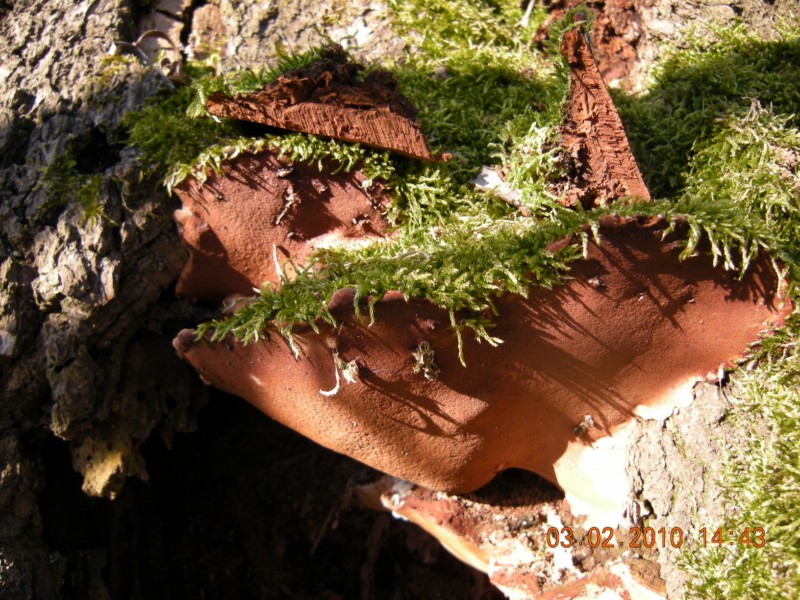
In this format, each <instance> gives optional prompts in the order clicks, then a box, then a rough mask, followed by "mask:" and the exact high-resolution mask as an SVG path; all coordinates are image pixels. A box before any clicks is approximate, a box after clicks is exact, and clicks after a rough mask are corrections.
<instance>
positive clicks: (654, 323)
mask: <svg viewBox="0 0 800 600" xmlns="http://www.w3.org/2000/svg"><path fill="white" fill-rule="evenodd" d="M562 52H564V54H565V55H566V56H567V59H568V63H569V65H570V69H571V75H570V96H569V99H568V103H567V115H566V118H565V124H564V126H563V128H562V144H563V146H564V149H565V151H566V153H567V154H568V155H569V156H570V157H571V158H572V160H573V161H574V163H575V165H573V166H577V168H575V169H573V173H572V176H571V178H570V181H569V183H568V189H567V191H566V193H565V194H564V198H565V200H564V203H565V204H566V205H568V206H577V205H581V206H582V207H586V208H588V207H591V206H594V205H602V204H604V203H605V202H606V201H610V200H615V199H620V198H631V201H632V202H647V201H649V193H648V191H647V188H646V187H645V185H644V182H643V180H642V176H641V174H640V173H639V170H638V168H637V166H636V162H635V160H634V158H633V156H632V154H631V152H630V148H629V146H628V142H627V139H626V136H625V132H624V130H623V128H622V124H621V122H620V120H619V117H618V115H617V113H616V109H615V108H614V106H613V103H612V101H611V97H610V96H609V94H608V92H607V91H606V89H605V86H604V84H603V82H602V78H601V76H600V74H599V72H598V71H597V68H596V66H595V65H594V62H593V59H592V56H591V51H590V49H589V48H588V46H587V45H586V41H585V38H584V36H583V35H582V34H581V32H580V31H578V30H574V31H570V32H567V33H566V34H565V36H564V42H563V44H562ZM329 58H330V57H329ZM333 59H336V60H338V58H336V55H334V56H333ZM325 68H326V69H328V70H329V71H330V69H331V68H332V67H330V65H328V67H325ZM336 68H338V67H336ZM342 68H344V67H342ZM315 69H316V67H313V66H312V67H309V68H307V70H306V71H303V72H297V73H295V74H294V75H292V74H290V75H289V76H287V77H286V78H283V79H279V80H278V83H277V85H276V86H275V87H274V88H268V89H267V90H265V91H264V92H260V93H256V94H253V95H251V96H247V97H244V98H238V99H235V100H231V99H223V98H218V97H216V96H212V97H211V98H209V105H208V107H209V110H211V112H212V113H215V114H219V115H224V116H236V117H247V118H249V119H253V120H256V121H258V122H269V123H270V124H271V125H277V126H281V127H289V125H288V123H289V121H290V119H289V117H288V116H287V115H290V114H295V113H297V114H305V113H303V112H302V111H303V110H306V109H305V108H304V109H302V110H301V109H300V108H298V107H302V106H303V104H304V103H305V102H322V103H323V104H324V103H326V102H328V100H325V98H334V99H336V100H335V101H334V100H330V102H329V103H328V104H326V106H331V107H335V109H336V110H337V111H339V113H337V114H338V115H339V116H338V117H336V118H335V119H334V118H332V119H331V122H334V121H335V122H336V123H337V125H336V126H337V127H339V125H338V124H340V123H341V122H343V121H340V120H337V119H340V117H341V119H345V120H346V119H348V118H351V117H352V116H353V115H354V114H356V113H358V114H363V115H371V114H373V113H381V114H383V115H385V114H387V111H388V113H391V112H392V111H391V110H390V109H385V108H380V107H379V108H376V106H375V104H376V103H375V102H374V101H373V100H374V98H373V100H369V101H368V100H362V101H359V102H349V101H348V102H344V105H345V106H344V107H343V106H341V105H340V99H341V98H343V97H345V96H346V94H344V92H342V90H341V89H339V90H338V91H336V93H333V92H331V95H330V96H328V95H325V94H322V93H321V92H320V91H319V90H321V89H323V87H324V85H323V84H325V82H327V81H328V80H327V79H325V78H322V79H320V80H319V81H317V80H314V82H313V85H311V84H308V85H307V84H306V81H307V77H306V75H307V74H308V73H311V74H313V73H316V72H317V71H315ZM304 73H305V74H306V75H304ZM308 78H311V79H313V77H312V76H311V75H308ZM320 82H322V83H320ZM376 85H377V83H376ZM281 86H283V87H281ZM309 86H310V87H309ZM320 86H322V87H320ZM342 89H343V88H342ZM392 89H393V88H392ZM276 90H277V91H276ZM281 90H282V91H281ZM286 90H293V91H292V92H291V94H289V95H288V96H286V98H284V99H283V100H279V99H278V98H279V97H280V98H283V97H284V96H285V95H286V93H288V92H286ZM309 90H310V91H309ZM315 90H316V91H315ZM351 91H352V90H351ZM362 91H363V90H362ZM279 92H280V93H279ZM347 93H350V92H347ZM352 93H353V94H355V95H358V94H356V92H354V91H353V92H352ZM358 93H359V94H360V93H361V92H358ZM393 93H394V92H393ZM276 94H277V95H276ZM320 94H321V95H320ZM326 94H327V92H326ZM353 97H355V96H353ZM359 97H360V96H359ZM309 98H312V99H313V100H309ZM320 98H322V99H320ZM342 102H343V101H342ZM331 110H333V108H331ZM264 115H267V116H268V118H266V117H264ZM348 115H350V116H348ZM359 118H360V117H359ZM359 118H355V119H354V120H353V121H352V122H354V123H359V122H361V121H359ZM369 118H372V117H369ZM315 122H316V121H315ZM363 122H367V120H364V121H363ZM370 122H371V121H370ZM308 123H309V122H308V121H303V122H302V123H301V125H298V127H306V130H307V131H310V132H312V133H318V134H322V135H334V134H336V133H335V132H333V133H332V132H331V131H330V130H325V131H322V130H321V129H317V128H314V127H310V126H309V125H308ZM292 127H294V125H292ZM359 127H360V126H359ZM359 127H355V126H354V127H353V128H352V129H350V131H351V132H352V131H358V132H359V133H358V136H355V137H354V136H352V135H350V136H347V135H344V136H342V137H344V139H357V141H360V142H362V143H366V144H369V145H373V146H380V147H389V148H392V149H394V150H395V151H398V152H401V153H402V154H405V155H410V156H417V157H420V158H426V157H425V156H422V154H423V153H422V152H421V151H419V152H418V151H417V150H413V151H412V150H410V149H409V148H410V147H406V146H404V147H403V148H399V147H398V144H393V145H390V144H388V143H386V142H385V139H386V136H385V135H384V133H381V132H377V133H376V131H377V130H376V129H369V128H359ZM340 129H342V131H344V129H347V128H346V127H345V128H341V127H340ZM402 131H404V130H402ZM336 135H338V134H336ZM409 135H411V134H409ZM420 135H421V134H420ZM415 136H416V134H413V135H411V137H412V138H413V140H412V141H413V145H414V147H415V148H418V147H421V146H419V145H418V144H417V141H416V137H415ZM397 137H401V136H399V135H398V136H397ZM422 145H423V146H425V144H424V141H423V144H422ZM425 150H426V151H427V146H425ZM428 155H429V153H428ZM284 170H288V171H287V172H284ZM281 173H283V174H281ZM293 177H296V179H293ZM354 178H355V179H354ZM315 181H317V182H319V186H322V188H325V190H327V191H325V192H322V191H320V190H321V188H320V187H319V186H317V188H316V191H315V188H314V186H315V185H316V184H315V183H314V182H315ZM357 181H358V175H357V174H356V175H335V174H331V173H330V172H328V173H322V174H321V173H316V172H315V173H312V172H311V170H310V169H309V168H308V167H307V166H303V165H300V164H289V163H287V162H285V161H283V160H282V159H280V158H278V157H277V156H274V155H271V154H259V155H256V156H250V157H240V158H238V159H236V161H234V162H232V163H230V164H229V165H228V166H226V167H225V169H224V171H223V173H222V174H219V175H212V176H211V177H210V178H209V180H208V182H206V183H205V185H201V184H200V183H199V182H196V181H194V182H193V181H189V182H187V183H185V184H184V185H183V186H182V187H181V188H179V190H178V191H179V194H180V196H181V198H182V199H183V200H184V208H183V209H181V210H180V211H178V213H177V219H178V222H179V224H180V227H181V229H182V234H183V236H184V239H185V240H186V241H187V243H188V244H189V245H190V246H192V247H193V248H194V250H193V253H192V257H191V259H190V263H189V265H188V266H187V268H186V270H185V271H184V273H183V275H182V276H181V281H180V284H179V292H180V293H183V294H184V295H187V296H189V297H192V298H196V299H202V300H205V301H212V302H213V301H218V300H220V299H222V298H223V297H225V296H227V295H229V294H237V293H248V292H249V291H250V289H251V288H252V287H253V286H258V285H261V284H262V283H264V282H265V281H268V282H271V283H273V284H274V285H276V286H277V285H280V284H281V277H282V274H281V271H282V268H283V264H280V265H276V264H275V262H276V261H275V259H274V257H275V256H276V255H275V252H274V250H275V249H276V248H279V251H280V253H282V255H283V257H284V258H282V259H280V260H281V261H285V260H286V259H288V258H292V260H295V261H298V262H299V263H302V261H303V260H305V259H306V258H307V257H308V256H309V255H310V253H311V252H312V251H313V250H314V248H317V247H320V242H319V240H327V239H330V238H336V239H338V240H342V239H350V240H351V241H358V240H363V239H368V238H370V237H372V238H373V239H374V238H379V237H381V236H386V235H387V231H388V227H387V224H386V223H385V222H384V221H383V220H382V217H381V215H380V211H381V209H382V208H383V207H384V206H385V205H386V200H387V198H388V194H387V193H386V191H385V190H384V189H383V188H381V187H380V186H379V187H377V188H375V189H367V190H365V189H363V187H362V186H359V185H357V184H356V183H357ZM334 189H336V190H337V191H335V192H334ZM339 190H340V191H339ZM301 191H302V193H301ZM292 194H297V195H298V196H302V197H303V201H302V203H299V204H297V203H294V202H293V201H291V200H290V197H291V195H292ZM304 194H310V195H309V196H308V198H310V200H309V201H306V197H307V196H306V195H304ZM326 194H327V195H326ZM314 203H317V204H314ZM321 206H324V210H321V209H320V207H321ZM359 215H363V217H359ZM359 219H360V221H359ZM683 229H685V228H684V227H683V226H682V225H681V224H680V223H677V222H668V221H667V220H665V219H664V218H661V217H635V216H634V217H627V218H622V217H613V216H608V217H605V218H604V219H603V220H602V221H601V222H600V224H599V225H598V227H597V231H596V232H595V233H596V235H590V234H589V232H588V227H587V231H586V232H585V233H587V235H586V237H585V238H584V239H583V240H581V239H579V237H578V236H573V237H570V238H566V239H562V240H560V241H558V242H557V243H556V244H554V245H553V246H552V248H553V249H554V248H556V247H564V246H566V245H571V244H574V245H580V243H581V241H583V242H584V254H583V257H582V258H579V259H576V260H574V261H573V262H571V263H570V266H569V273H568V277H565V281H564V283H563V285H561V286H557V287H554V288H552V289H545V288H542V287H536V286H532V287H530V289H529V290H528V294H527V296H526V297H523V296H520V295H513V294H506V295H503V296H501V297H499V298H498V299H497V300H496V301H495V302H494V306H495V308H496V309H497V314H498V316H495V317H491V315H485V316H486V317H491V318H492V320H493V329H492V335H493V337H497V338H499V339H501V340H502V341H503V343H502V344H500V345H499V346H497V347H493V346H490V345H488V344H481V343H480V340H478V339H468V338H467V337H465V338H464V340H463V358H464V360H465V362H466V365H467V367H466V368H464V367H463V366H462V364H461V363H460V356H459V349H457V347H456V338H455V336H454V334H453V331H452V328H451V324H452V318H451V317H452V315H451V314H450V313H449V312H448V311H447V310H445V309H442V308H439V307H437V306H435V305H434V304H433V303H431V302H430V301H427V300H423V299H416V298H405V297H404V296H403V295H402V294H400V293H392V292H390V293H387V294H386V295H385V296H384V297H383V298H381V299H379V300H377V301H376V302H374V305H372V307H371V308H372V309H374V322H373V323H371V324H370V323H368V322H367V321H366V320H365V319H361V318H360V317H359V316H357V315H356V314H355V313H354V311H353V302H354V301H355V300H356V299H355V297H354V292H353V291H352V290H348V289H342V290H340V291H339V292H338V293H337V294H336V295H335V296H334V297H333V298H332V299H331V300H330V303H329V306H328V309H329V312H330V314H331V316H332V317H333V319H334V320H335V322H336V325H335V326H334V325H331V324H330V323H328V322H322V321H321V320H320V322H318V323H317V324H316V327H315V328H314V329H312V328H311V327H310V326H308V325H296V326H294V327H293V328H292V330H291V333H292V339H293V343H292V345H290V344H288V343H286V340H285V339H284V338H283V337H282V335H281V333H280V331H279V329H278V328H277V327H276V326H272V325H269V326H267V327H266V328H265V329H264V330H263V332H262V335H260V336H259V340H258V341H256V342H254V343H251V344H247V345H245V344H242V343H240V342H238V341H236V340H234V339H233V338H231V337H229V338H227V339H225V340H223V341H219V342H214V343H207V341H206V340H203V341H199V340H198V339H197V334H196V332H195V331H192V330H184V331H182V332H181V333H180V334H179V335H178V336H177V337H176V339H175V341H174V345H175V347H176V349H177V350H178V352H179V354H180V355H181V356H182V357H183V358H185V359H186V360H187V361H188V362H189V363H191V364H192V365H193V366H194V367H195V369H196V370H197V371H198V372H199V373H200V375H201V376H202V377H203V379H204V380H206V381H208V382H210V383H211V384H212V385H214V386H216V387H218V388H220V389H222V390H224V391H226V392H229V393H231V394H234V395H236V396H240V397H242V398H244V399H246V400H247V401H248V402H250V403H252V404H253V405H254V406H256V407H257V408H258V409H260V410H261V411H263V412H264V413H265V414H267V415H269V416H270V417H272V418H274V419H276V420H277V421H279V422H281V423H283V424H285V425H287V426H288V427H291V428H293V429H295V430H296V431H298V432H300V433H302V434H303V435H306V436H308V437H309V438H311V439H313V440H315V441H316V442H318V443H320V444H322V445H323V446H326V447H328V448H331V449H333V450H335V451H337V452H341V453H344V454H347V455H349V456H351V457H354V458H356V459H357V460H359V461H361V462H364V463H366V464H368V465H370V466H372V467H375V468H376V469H379V470H380V471H383V472H384V473H387V474H389V475H392V476H394V477H397V478H400V479H402V480H406V481H408V482H413V483H414V484H417V485H419V486H424V487H426V488H430V489H431V490H439V491H442V492H448V493H464V492H470V491H472V490H476V489H478V488H480V487H481V486H483V485H485V484H486V483H487V482H489V481H490V480H492V479H493V478H494V477H495V476H496V475H497V474H498V473H500V472H501V471H504V470H506V469H510V468H521V469H525V470H529V471H532V472H534V473H536V474H538V475H539V476H541V477H543V478H545V479H546V480H549V481H550V482H552V483H554V484H557V485H558V486H560V487H561V488H562V489H563V490H564V491H565V493H566V494H567V498H568V500H569V503H570V505H571V507H572V509H573V510H575V511H578V512H582V513H583V514H587V515H589V519H595V521H596V522H597V521H599V522H601V523H611V522H612V519H616V521H614V522H619V518H620V517H621V514H622V507H623V506H624V505H625V503H626V501H627V500H628V498H629V489H628V487H627V486H628V484H627V480H626V477H625V465H626V464H627V463H626V456H624V453H625V451H626V432H627V431H628V429H629V425H630V424H631V423H633V422H634V421H635V420H636V419H639V418H648V417H658V416H659V415H664V414H667V413H668V412H669V411H671V410H672V409H673V408H674V407H675V406H677V405H679V404H680V403H684V402H686V400H687V399H688V400H690V399H691V388H692V386H693V385H694V384H695V383H696V382H698V381H701V380H704V379H707V378H708V377H709V374H711V376H713V374H716V373H717V372H718V370H719V369H720V367H721V366H725V365H729V364H732V363H733V362H735V361H736V360H737V359H738V358H740V357H741V356H742V355H743V354H744V352H745V351H746V350H747V348H748V346H749V345H750V344H751V343H752V342H754V341H756V340H758V338H759V336H760V335H762V334H763V333H764V331H765V330H768V329H769V328H770V327H773V326H776V325H779V324H780V323H781V321H782V319H783V318H784V317H785V316H787V315H788V313H789V312H790V310H791V308H792V307H791V303H790V301H788V299H786V298H784V297H783V282H782V281H781V279H780V278H779V276H778V275H777V273H776V272H775V268H774V265H773V262H772V260H771V259H770V257H769V256H767V255H766V254H765V253H764V252H761V253H760V254H759V255H758V256H757V257H755V258H754V259H753V260H752V261H751V263H750V265H749V268H748V269H747V271H746V272H745V273H744V274H741V276H739V275H740V274H738V273H737V274H733V273H731V272H728V271H724V270H722V269H719V268H716V267H715V266H714V265H713V264H712V261H711V260H710V259H709V257H708V255H707V254H708V252H706V250H708V248H704V247H703V243H700V245H699V246H698V252H695V253H694V254H693V255H692V256H689V257H688V258H685V259H684V260H682V259H681V258H682V257H681V254H682V250H683V244H682V241H681V240H682V236H683V234H684V233H685V231H682V230H683ZM255 232H257V234H256V233H255ZM290 233H291V235H290ZM315 240H316V241H315ZM279 256H280V255H279ZM369 301H370V299H368V298H363V299H360V300H359V302H360V303H361V304H362V305H363V307H364V308H365V309H366V305H367V303H368V302H369ZM378 495H380V494H378ZM375 503H376V502H374V501H373V504H375ZM378 504H380V502H378ZM609 515H611V516H609ZM423 518H427V517H424V516H420V522H421V520H422V519H423ZM443 536H444V537H448V536H450V534H443ZM473 558H474V557H473ZM468 560H472V559H469V558H468ZM479 566H480V565H479ZM609 577H611V575H609ZM614 577H616V578H617V579H619V577H618V576H617V575H614V576H613V577H612V579H613V578H614ZM615 581H616V580H615Z"/></svg>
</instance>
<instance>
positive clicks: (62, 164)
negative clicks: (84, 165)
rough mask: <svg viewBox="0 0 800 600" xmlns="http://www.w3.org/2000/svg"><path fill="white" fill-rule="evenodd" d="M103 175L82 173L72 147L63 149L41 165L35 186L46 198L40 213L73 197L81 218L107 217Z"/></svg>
mask: <svg viewBox="0 0 800 600" xmlns="http://www.w3.org/2000/svg"><path fill="white" fill-rule="evenodd" d="M104 179H105V178H104V176H103V175H102V174H101V173H94V174H87V173H81V172H80V170H79V169H78V165H77V161H76V160H75V156H74V154H73V152H72V150H68V151H66V152H64V154H62V155H61V156H59V157H58V158H56V159H55V160H54V161H53V162H52V163H51V164H50V165H48V166H46V167H45V168H43V169H42V173H41V177H40V179H39V184H38V186H37V189H41V190H42V191H43V192H44V193H45V196H46V198H47V201H46V202H45V204H44V206H43V207H42V209H41V211H40V213H44V212H47V211H50V210H52V209H61V208H63V207H65V206H67V205H68V204H69V203H70V202H73V201H74V202H76V203H77V204H78V205H79V206H80V207H81V209H82V210H83V219H82V220H83V221H86V220H93V219H99V218H104V219H108V216H107V215H106V213H105V209H104V207H103V204H102V200H103V198H102V187H103V182H104ZM40 216H41V214H40Z"/></svg>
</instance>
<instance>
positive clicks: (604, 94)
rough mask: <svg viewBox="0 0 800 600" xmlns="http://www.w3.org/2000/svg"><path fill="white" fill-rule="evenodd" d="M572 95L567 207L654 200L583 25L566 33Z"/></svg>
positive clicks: (565, 139) (564, 137)
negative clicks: (629, 199)
mask: <svg viewBox="0 0 800 600" xmlns="http://www.w3.org/2000/svg"><path fill="white" fill-rule="evenodd" d="M561 52H562V53H563V54H564V56H565V57H566V59H567V62H568V64H569V67H570V73H569V85H570V92H569V100H568V103H567V115H566V117H565V119H564V125H563V126H562V132H561V143H562V145H563V147H564V149H565V150H566V152H567V155H568V156H569V158H570V160H571V164H570V171H571V172H570V174H569V178H570V182H569V186H568V190H567V194H566V197H565V198H564V199H563V200H562V202H563V203H564V205H565V206H577V205H578V204H580V205H582V206H583V207H584V208H586V209H588V208H592V207H593V206H602V205H603V204H604V203H606V202H608V201H611V200H616V199H618V198H623V197H626V196H628V197H631V198H635V199H638V200H650V192H648V191H647V186H645V184H644V180H643V179H642V175H641V173H640V172H639V167H638V166H637V165H636V159H635V158H634V157H633V153H632V152H631V149H630V145H629V144H628V138H627V136H626V135H625V130H624V129H623V127H622V121H620V118H619V115H618V114H617V110H616V108H615V107H614V102H613V101H612V100H611V96H610V95H609V93H608V90H607V89H606V86H605V84H604V83H603V78H602V76H601V75H600V71H599V70H598V68H597V64H596V63H595V60H594V58H593V57H592V51H591V48H590V47H589V44H588V42H587V40H586V36H585V35H584V33H583V32H582V31H581V30H580V29H573V30H571V31H568V32H567V33H566V34H564V38H563V40H562V42H561Z"/></svg>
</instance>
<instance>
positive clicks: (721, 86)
mask: <svg viewBox="0 0 800 600" xmlns="http://www.w3.org/2000/svg"><path fill="white" fill-rule="evenodd" d="M663 51H664V52H665V57H664V59H663V60H661V61H660V63H659V64H658V65H657V66H656V68H655V70H654V73H653V83H652V85H651V86H650V87H649V89H648V90H647V91H646V92H645V93H644V94H641V95H634V96H627V95H624V94H622V93H619V92H617V93H616V94H615V101H616V102H617V106H618V108H619V112H620V116H621V117H622V120H623V122H624V124H625V126H626V130H627V132H628V137H629V139H630V142H631V145H632V148H633V152H634V154H635V155H636V158H637V160H638V162H639V165H640V167H641V169H642V171H643V174H644V176H645V181H646V182H647V184H648V186H649V188H650V190H651V192H652V193H653V194H654V195H655V196H659V197H663V196H674V195H675V194H678V193H680V191H681V190H682V189H683V187H684V186H685V185H686V174H687V172H686V169H687V165H688V164H689V162H690V161H691V159H692V157H693V156H694V155H695V154H696V153H697V152H698V151H699V150H701V149H702V147H703V146H704V145H705V144H707V143H708V142H709V141H710V140H711V139H712V138H713V137H714V136H715V135H716V134H718V133H719V132H720V130H721V129H722V128H724V126H725V122H726V119H729V118H730V117H732V116H734V115H741V114H746V113H747V112H748V110H749V108H750V104H751V102H752V100H757V101H759V102H760V104H761V105H762V106H763V107H765V108H768V109H769V110H770V111H771V112H772V113H773V114H775V115H777V116H780V117H784V118H785V119H788V123H787V124H788V125H789V126H792V127H797V125H798V124H800V114H799V113H798V109H799V108H800V68H798V65H800V29H798V27H797V26H796V25H795V26H794V27H793V28H791V29H785V30H784V31H783V32H782V34H781V37H780V39H778V40H777V41H764V40H761V39H759V38H758V37H757V36H756V35H755V34H753V33H752V32H751V31H750V30H749V29H748V27H747V26H746V25H744V24H740V25H736V26H734V27H731V28H727V29H718V30H717V32H716V34H715V35H706V34H704V35H702V36H701V35H693V34H691V33H690V34H688V35H687V36H686V39H685V40H682V42H681V43H680V44H676V45H675V47H672V48H664V49H663Z"/></svg>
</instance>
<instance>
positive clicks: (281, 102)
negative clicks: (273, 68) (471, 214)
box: [206, 46, 447, 161]
mask: <svg viewBox="0 0 800 600" xmlns="http://www.w3.org/2000/svg"><path fill="white" fill-rule="evenodd" d="M361 71H363V67H361V66H360V65H358V64H356V63H354V62H352V61H351V60H350V58H349V57H348V56H347V53H345V52H344V50H342V48H341V46H332V47H331V48H329V49H327V50H326V51H325V52H324V53H323V54H322V56H321V57H320V58H319V59H318V60H317V61H315V62H313V63H311V64H310V65H308V66H306V67H302V68H300V69H296V70H294V71H289V72H287V73H285V74H284V75H281V76H280V77H278V79H277V81H274V82H273V83H269V84H267V85H266V86H265V87H264V89H263V90H261V91H259V92H254V93H250V94H241V95H238V96H234V97H230V96H226V95H225V94H222V93H220V92H216V93H214V94H211V95H210V96H209V97H208V100H207V101H206V110H208V112H210V113H211V114H212V115H216V116H218V117H228V118H232V119H241V120H244V121H252V122H254V123H262V124H264V125H269V126H270V127H278V128H280V129H289V130H291V131H301V132H305V133H311V134H313V135H321V136H326V137H332V138H336V139H340V140H345V141H347V142H358V143H360V144H364V145H366V146H372V147H375V148H381V149H385V150H391V151H392V152H397V153H398V154H402V155H404V156H410V157H411V158H418V159H421V160H427V161H438V160H443V159H446V158H447V156H444V155H442V156H434V155H432V154H431V152H430V150H429V149H428V144H427V142H426V139H425V136H424V135H423V133H422V131H420V128H419V123H418V121H417V119H416V114H417V110H416V109H415V108H414V107H413V106H412V104H411V103H410V102H409V101H408V100H407V99H406V98H405V96H403V95H402V94H401V93H400V92H399V90H398V87H397V80H396V79H395V78H394V76H393V75H392V74H391V73H389V72H388V71H382V70H378V71H372V72H371V73H369V74H368V75H367V76H366V77H365V78H364V79H363V81H361V80H360V79H359V77H358V75H359V73H360V72H361Z"/></svg>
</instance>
